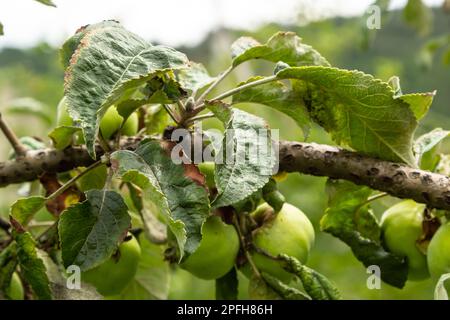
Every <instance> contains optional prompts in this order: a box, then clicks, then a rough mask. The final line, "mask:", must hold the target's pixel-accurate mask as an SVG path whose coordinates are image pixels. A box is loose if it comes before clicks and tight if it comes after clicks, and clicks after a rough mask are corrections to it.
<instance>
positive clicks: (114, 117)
mask: <svg viewBox="0 0 450 320" xmlns="http://www.w3.org/2000/svg"><path fill="white" fill-rule="evenodd" d="M122 122H123V117H122V116H121V115H120V114H119V112H118V111H117V108H116V107H115V106H112V107H110V108H108V110H106V112H105V114H104V115H103V118H102V120H101V121H100V132H101V133H102V136H103V138H105V139H106V140H109V139H111V137H112V136H113V135H114V134H115V133H116V132H117V131H118V130H119V129H120V127H121V126H122ZM138 126H139V117H138V114H137V113H136V112H134V113H133V114H131V115H130V116H129V117H128V119H127V121H125V123H124V125H123V127H122V130H121V132H120V133H121V134H123V135H125V136H134V135H135V134H136V133H137V132H138Z"/></svg>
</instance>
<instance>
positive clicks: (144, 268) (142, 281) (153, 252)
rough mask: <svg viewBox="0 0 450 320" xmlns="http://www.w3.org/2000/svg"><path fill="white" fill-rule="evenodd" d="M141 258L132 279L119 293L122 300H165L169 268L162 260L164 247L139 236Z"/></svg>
mask: <svg viewBox="0 0 450 320" xmlns="http://www.w3.org/2000/svg"><path fill="white" fill-rule="evenodd" d="M140 245H141V251H142V254H141V260H140V261H139V265H138V269H137V272H136V275H135V277H134V279H133V280H132V281H131V283H130V284H129V285H128V286H127V287H126V288H125V290H124V291H123V292H122V293H121V294H120V298H121V299H123V300H155V299H157V300H165V299H167V297H168V295H169V289H170V277H171V270H170V267H169V264H168V263H167V262H166V261H164V247H162V246H159V245H156V244H153V243H150V242H149V241H147V240H146V239H144V238H143V237H140Z"/></svg>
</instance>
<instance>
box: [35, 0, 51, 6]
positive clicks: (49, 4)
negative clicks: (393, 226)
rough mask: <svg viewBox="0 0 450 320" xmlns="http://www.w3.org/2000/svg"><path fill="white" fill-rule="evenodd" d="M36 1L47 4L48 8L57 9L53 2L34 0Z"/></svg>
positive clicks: (49, 0)
mask: <svg viewBox="0 0 450 320" xmlns="http://www.w3.org/2000/svg"><path fill="white" fill-rule="evenodd" d="M34 1H37V2H40V3H42V4H45V5H46V6H50V7H55V8H56V5H55V4H54V3H53V1H52V0H34Z"/></svg>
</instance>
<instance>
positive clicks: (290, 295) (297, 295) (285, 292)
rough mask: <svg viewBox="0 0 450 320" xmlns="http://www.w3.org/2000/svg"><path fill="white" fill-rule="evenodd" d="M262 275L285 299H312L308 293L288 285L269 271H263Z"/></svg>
mask: <svg viewBox="0 0 450 320" xmlns="http://www.w3.org/2000/svg"><path fill="white" fill-rule="evenodd" d="M262 277H263V278H264V281H265V282H266V283H267V285H268V286H269V287H271V288H272V290H274V291H275V292H276V293H278V294H279V295H280V296H281V297H282V298H283V299H284V300H311V298H310V297H308V295H306V294H304V293H303V292H301V291H300V290H298V289H296V288H293V287H290V286H288V285H287V284H285V283H283V282H282V281H280V280H278V279H277V278H275V277H273V276H271V275H270V274H268V273H264V272H263V273H262Z"/></svg>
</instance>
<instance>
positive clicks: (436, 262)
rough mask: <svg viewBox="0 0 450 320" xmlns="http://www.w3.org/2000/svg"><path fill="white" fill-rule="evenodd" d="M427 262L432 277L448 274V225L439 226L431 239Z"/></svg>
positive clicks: (449, 224)
mask: <svg viewBox="0 0 450 320" xmlns="http://www.w3.org/2000/svg"><path fill="white" fill-rule="evenodd" d="M427 260H428V268H429V269H430V273H431V275H432V276H433V277H440V276H441V275H443V274H445V273H450V223H447V224H445V225H443V226H441V227H440V228H439V229H438V231H437V232H436V233H435V234H434V236H433V238H431V241H430V244H429V245H428V252H427Z"/></svg>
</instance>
